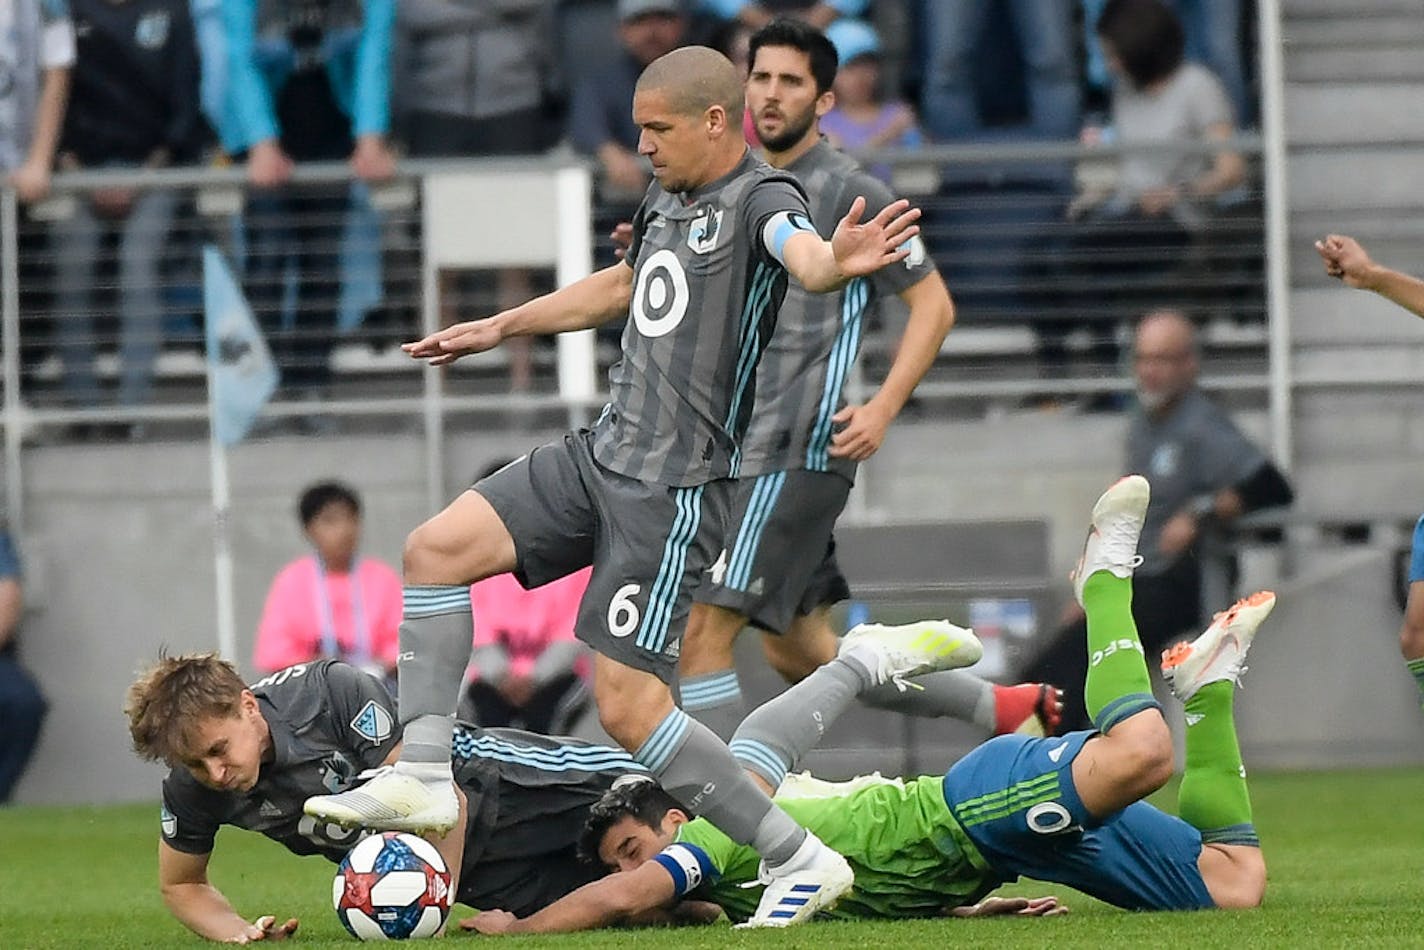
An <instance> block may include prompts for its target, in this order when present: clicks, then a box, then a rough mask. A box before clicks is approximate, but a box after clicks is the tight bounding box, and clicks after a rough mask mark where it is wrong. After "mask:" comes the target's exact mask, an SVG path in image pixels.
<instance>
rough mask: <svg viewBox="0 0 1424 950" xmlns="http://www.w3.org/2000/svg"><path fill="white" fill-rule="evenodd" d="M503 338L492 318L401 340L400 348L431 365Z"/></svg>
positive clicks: (482, 348) (487, 347)
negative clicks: (412, 338) (412, 339)
mask: <svg viewBox="0 0 1424 950" xmlns="http://www.w3.org/2000/svg"><path fill="white" fill-rule="evenodd" d="M503 339H504V334H502V333H500V331H499V327H498V325H497V324H495V322H494V320H493V318H489V317H487V318H485V319H483V320H469V321H467V322H465V323H457V324H455V325H454V326H451V327H446V328H445V329H443V330H439V331H437V332H435V333H432V334H430V335H429V336H427V337H425V338H424V339H422V340H416V341H415V342H414V343H402V344H401V349H402V350H404V351H405V352H406V353H408V354H409V355H410V356H412V357H414V358H415V359H418V360H428V361H429V362H430V365H431V366H444V365H446V364H447V363H453V362H455V361H456V360H457V359H459V358H460V357H462V356H469V355H470V354H471V353H483V352H485V351H486V350H492V349H494V348H495V347H496V346H498V345H499V344H500V341H501V340H503Z"/></svg>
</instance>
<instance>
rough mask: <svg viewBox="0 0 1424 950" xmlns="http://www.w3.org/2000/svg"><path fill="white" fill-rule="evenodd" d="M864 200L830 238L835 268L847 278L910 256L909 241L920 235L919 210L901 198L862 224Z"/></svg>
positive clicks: (852, 205) (851, 208)
mask: <svg viewBox="0 0 1424 950" xmlns="http://www.w3.org/2000/svg"><path fill="white" fill-rule="evenodd" d="M864 213H865V199H864V198H863V197H861V198H856V199H855V201H854V202H852V203H851V206H850V210H849V211H848V212H846V216H845V217H844V218H841V222H840V224H838V225H836V232H835V233H834V234H832V235H831V250H832V251H833V252H834V253H835V256H836V265H837V266H838V267H839V268H840V271H841V273H842V274H843V275H845V276H846V277H863V276H864V275H866V274H873V273H875V272H876V271H878V270H880V268H882V267H885V266H887V265H889V264H894V263H895V262H896V261H902V260H904V259H905V258H906V257H909V255H910V245H909V242H910V239H911V238H913V237H915V236H917V235H918V234H919V233H920V226H919V225H918V224H916V223H915V222H916V221H918V220H919V219H920V209H919V208H911V207H910V203H909V202H908V201H906V200H905V199H903V198H901V199H900V200H899V201H892V202H891V203H890V204H888V205H886V206H885V207H884V208H883V209H881V211H880V213H879V214H877V215H876V216H875V217H873V218H871V219H870V220H869V221H866V222H864V223H861V220H860V216H861V215H863V214H864Z"/></svg>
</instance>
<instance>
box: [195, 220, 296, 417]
mask: <svg viewBox="0 0 1424 950" xmlns="http://www.w3.org/2000/svg"><path fill="white" fill-rule="evenodd" d="M203 312H204V323H205V324H206V327H207V341H208V389H209V397H210V398H209V402H210V404H211V406H212V415H213V418H212V426H213V433H214V434H215V435H216V436H217V438H218V441H219V442H221V443H222V444H223V445H234V444H236V443H238V442H241V441H242V440H243V438H244V437H246V435H247V430H249V429H251V428H252V423H253V421H254V420H255V419H256V418H257V415H258V413H260V412H261V411H262V407H263V406H265V405H266V404H267V400H268V399H271V398H272V393H273V392H275V391H276V389H277V376H278V374H277V366H276V364H275V363H273V362H272V351H271V350H269V349H267V341H266V340H264V339H262V331H260V330H258V329H257V324H256V322H255V321H254V320H253V319H252V308H250V307H249V306H248V305H247V300H246V298H244V297H243V296H242V289H241V288H240V287H238V285H237V281H236V280H234V279H233V276H232V271H231V270H230V269H229V268H228V266H227V262H226V261H225V260H223V256H222V253H221V252H220V251H219V250H218V249H217V248H216V247H213V246H212V245H211V244H209V245H207V246H206V247H204V248H203Z"/></svg>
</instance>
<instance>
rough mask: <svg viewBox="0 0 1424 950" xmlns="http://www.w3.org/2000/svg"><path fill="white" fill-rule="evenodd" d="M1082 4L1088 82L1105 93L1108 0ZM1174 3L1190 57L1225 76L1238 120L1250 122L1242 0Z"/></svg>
mask: <svg viewBox="0 0 1424 950" xmlns="http://www.w3.org/2000/svg"><path fill="white" fill-rule="evenodd" d="M1082 4H1083V25H1084V27H1085V28H1086V29H1085V32H1086V34H1087V35H1086V37H1085V47H1086V50H1087V54H1088V56H1087V59H1088V64H1087V74H1088V75H1087V79H1088V85H1089V87H1090V89H1092V90H1094V91H1096V92H1098V93H1099V94H1102V95H1106V94H1107V92H1108V90H1109V88H1110V86H1111V84H1112V74H1111V71H1110V70H1109V69H1108V64H1107V57H1106V56H1104V55H1103V50H1102V45H1101V43H1099V41H1098V36H1097V31H1096V29H1095V25H1096V24H1097V22H1098V18H1099V17H1100V16H1102V12H1103V7H1104V6H1105V5H1106V4H1107V0H1082ZM1172 6H1173V8H1174V9H1175V10H1176V11H1177V13H1178V14H1179V15H1180V16H1181V18H1182V25H1183V27H1184V33H1185V37H1186V55H1187V58H1188V59H1191V60H1192V61H1194V62H1198V63H1201V64H1202V65H1203V66H1205V67H1206V68H1207V69H1209V70H1211V71H1212V73H1213V74H1214V75H1215V76H1216V77H1217V78H1218V79H1220V80H1221V84H1222V86H1224V87H1225V88H1226V92H1227V94H1228V95H1229V96H1230V97H1231V101H1232V104H1233V105H1234V106H1235V107H1236V116H1237V119H1238V121H1239V122H1241V124H1243V125H1245V124H1248V123H1249V122H1251V121H1252V119H1253V118H1254V116H1255V114H1256V110H1255V102H1254V96H1253V95H1252V93H1251V89H1250V86H1249V84H1248V83H1247V82H1246V69H1245V65H1244V56H1243V52H1244V50H1245V44H1244V42H1243V39H1244V37H1243V35H1242V27H1243V25H1244V24H1243V23H1242V18H1241V12H1242V7H1241V0H1172Z"/></svg>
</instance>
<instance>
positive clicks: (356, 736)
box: [324, 663, 401, 769]
mask: <svg viewBox="0 0 1424 950" xmlns="http://www.w3.org/2000/svg"><path fill="white" fill-rule="evenodd" d="M324 685H325V688H326V691H327V696H326V702H325V703H324V711H325V714H326V715H327V716H328V717H329V722H330V728H331V734H332V735H333V736H339V737H341V738H340V740H338V741H340V742H341V745H342V746H344V747H345V748H346V749H348V750H349V751H351V752H352V753H354V754H355V756H356V757H357V760H358V761H359V764H360V766H361V767H362V768H363V769H373V768H376V767H377V766H379V765H380V764H381V763H382V762H384V761H385V760H386V757H387V756H388V755H390V754H391V751H392V750H393V749H394V748H395V747H396V745H397V744H398V743H399V742H400V738H401V730H400V717H399V716H398V715H397V713H396V703H395V700H394V699H392V698H391V694H390V693H388V692H387V691H386V687H385V686H384V685H382V684H381V681H380V680H378V679H376V677H374V676H372V675H371V674H370V673H366V672H363V671H362V670H358V669H356V667H354V666H349V665H347V664H345V663H332V664H330V665H329V666H327V668H326V681H325V684H324Z"/></svg>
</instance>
